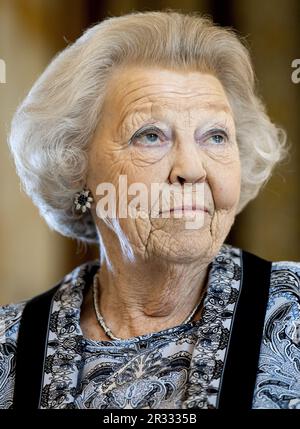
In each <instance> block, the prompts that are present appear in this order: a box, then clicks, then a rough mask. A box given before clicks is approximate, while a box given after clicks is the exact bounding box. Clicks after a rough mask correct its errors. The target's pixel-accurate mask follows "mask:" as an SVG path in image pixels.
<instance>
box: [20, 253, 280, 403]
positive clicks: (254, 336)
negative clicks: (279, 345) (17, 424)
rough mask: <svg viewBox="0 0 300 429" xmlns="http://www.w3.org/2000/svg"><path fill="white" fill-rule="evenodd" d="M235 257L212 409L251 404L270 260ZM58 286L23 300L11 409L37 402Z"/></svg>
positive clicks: (88, 275)
mask: <svg viewBox="0 0 300 429" xmlns="http://www.w3.org/2000/svg"><path fill="white" fill-rule="evenodd" d="M241 261H242V278H241V285H240V288H241V290H240V294H239V299H238V302H237V303H236V307H235V313H234V316H233V320H232V324H233V325H232V329H231V335H230V340H229V344H228V347H227V352H226V357H225V362H224V368H223V373H222V377H221V381H220V391H219V395H218V402H217V408H218V409H226V410H228V409H230V408H231V409H234V410H237V409H239V410H246V409H251V407H252V398H253V391H254V387H255V381H256V374H257V365H258V359H259V352H260V345H261V339H262V334H263V325H264V319H265V312H266V306H267V302H268V295H269V286H270V274H271V267H272V262H270V261H267V260H265V259H262V258H260V257H258V256H256V255H253V254H252V253H249V252H246V251H244V250H242V252H241ZM97 268H98V267H94V269H91V270H90V271H89V272H88V273H87V278H86V279H85V281H86V284H90V280H91V278H92V276H93V275H94V271H95V270H96V269H97ZM59 286H60V283H59V284H57V285H56V286H54V287H53V288H52V289H50V290H49V291H47V292H45V293H43V294H41V295H39V296H37V297H35V298H33V299H31V300H30V301H28V303H27V304H26V306H25V308H24V310H23V314H22V318H21V322H20V328H19V335H18V342H17V355H16V377H15V390H14V400H13V408H14V409H19V410H27V411H30V410H34V409H37V408H38V407H39V403H40V395H41V390H42V385H41V384H42V380H43V366H44V359H45V355H46V352H47V340H48V329H49V317H50V309H51V303H52V299H53V296H54V294H55V292H56V291H57V289H58V288H59Z"/></svg>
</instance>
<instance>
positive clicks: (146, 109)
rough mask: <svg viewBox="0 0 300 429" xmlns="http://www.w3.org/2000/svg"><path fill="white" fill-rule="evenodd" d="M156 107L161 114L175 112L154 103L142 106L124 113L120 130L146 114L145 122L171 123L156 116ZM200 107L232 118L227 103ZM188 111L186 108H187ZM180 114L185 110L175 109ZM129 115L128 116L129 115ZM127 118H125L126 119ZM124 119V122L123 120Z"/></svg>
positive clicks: (207, 104)
mask: <svg viewBox="0 0 300 429" xmlns="http://www.w3.org/2000/svg"><path fill="white" fill-rule="evenodd" d="M156 107H159V108H160V109H159V110H160V112H161V111H162V110H163V109H165V111H168V112H174V109H172V108H169V107H163V108H161V106H155V105H154V104H153V103H151V105H150V106H149V105H144V106H140V107H139V108H136V109H134V110H133V111H132V112H130V113H128V112H127V111H126V112H124V115H123V116H122V118H121V120H120V122H119V125H118V128H120V127H122V125H123V124H125V123H126V122H127V121H129V120H130V122H133V121H134V119H135V118H136V117H137V116H138V115H140V114H143V113H144V114H146V116H147V117H146V118H143V121H147V120H149V119H154V120H156V119H157V120H161V121H166V122H167V123H169V121H168V119H167V117H163V116H162V115H161V113H159V114H157V113H156V115H154V110H155V108H156ZM196 107H198V109H199V110H209V111H212V112H216V113H220V112H224V113H226V115H229V116H231V117H232V111H231V109H230V107H229V106H228V105H227V104H225V103H212V102H205V103H203V104H202V105H201V106H196ZM185 109H186V108H185ZM190 109H193V110H195V107H192V108H190ZM190 109H186V110H187V111H188V110H190ZM175 110H177V111H178V112H180V111H182V110H183V109H175ZM127 113H128V114H127ZM154 116H156V118H154ZM157 116H159V118H157ZM124 117H125V118H124ZM123 118H124V120H123Z"/></svg>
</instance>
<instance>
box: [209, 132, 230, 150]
mask: <svg viewBox="0 0 300 429" xmlns="http://www.w3.org/2000/svg"><path fill="white" fill-rule="evenodd" d="M204 140H206V141H209V142H210V143H212V144H213V145H216V146H218V145H223V144H225V143H226V142H227V141H228V135H227V133H226V132H225V131H223V130H212V131H211V132H209V133H208V135H207V136H206V138H205V139H204Z"/></svg>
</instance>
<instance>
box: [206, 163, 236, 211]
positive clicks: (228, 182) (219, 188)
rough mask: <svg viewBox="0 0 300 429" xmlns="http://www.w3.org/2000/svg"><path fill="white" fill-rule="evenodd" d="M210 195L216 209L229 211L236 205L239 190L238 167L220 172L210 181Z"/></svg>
mask: <svg viewBox="0 0 300 429" xmlns="http://www.w3.org/2000/svg"><path fill="white" fill-rule="evenodd" d="M211 183H212V193H213V198H214V202H215V208H216V209H228V210H229V209H231V208H233V207H234V206H235V205H237V204H238V201H239V198H240V189H241V173H240V168H239V165H238V164H237V165H235V166H231V167H230V168H229V169H226V171H223V174H222V173H221V171H219V173H218V174H217V175H215V176H214V179H213V180H212V182H211Z"/></svg>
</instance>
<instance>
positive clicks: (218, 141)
mask: <svg viewBox="0 0 300 429" xmlns="http://www.w3.org/2000/svg"><path fill="white" fill-rule="evenodd" d="M210 139H211V140H212V141H213V142H214V143H216V144H222V143H224V141H225V138H224V136H222V135H221V134H215V135H213V136H211V137H210Z"/></svg>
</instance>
